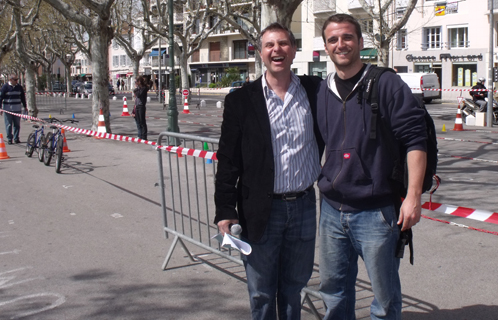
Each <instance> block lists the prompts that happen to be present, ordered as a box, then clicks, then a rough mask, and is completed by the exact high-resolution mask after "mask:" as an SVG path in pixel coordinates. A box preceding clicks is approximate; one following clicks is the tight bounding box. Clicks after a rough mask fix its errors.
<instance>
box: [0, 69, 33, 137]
mask: <svg viewBox="0 0 498 320" xmlns="http://www.w3.org/2000/svg"><path fill="white" fill-rule="evenodd" d="M18 81H19V78H18V77H17V75H15V74H12V75H10V78H9V82H8V83H6V84H4V85H3V86H2V89H1V91H0V106H2V108H1V109H3V110H5V111H10V112H12V113H18V114H21V113H22V111H23V109H24V112H25V113H26V114H27V113H28V109H27V107H26V97H25V95H24V88H23V87H22V86H21V85H20V84H19V83H18ZM2 113H5V114H4V122H5V131H7V143H8V144H12V141H14V143H20V142H21V140H20V139H19V132H20V130H21V117H19V116H16V115H13V114H10V113H7V112H2V111H1V110H0V114H2Z"/></svg>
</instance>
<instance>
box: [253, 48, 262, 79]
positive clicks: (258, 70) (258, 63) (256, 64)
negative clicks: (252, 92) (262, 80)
mask: <svg viewBox="0 0 498 320" xmlns="http://www.w3.org/2000/svg"><path fill="white" fill-rule="evenodd" d="M255 58H256V59H255V61H254V69H255V73H256V79H257V78H259V77H260V76H262V75H263V61H261V56H260V55H259V52H256V54H255Z"/></svg>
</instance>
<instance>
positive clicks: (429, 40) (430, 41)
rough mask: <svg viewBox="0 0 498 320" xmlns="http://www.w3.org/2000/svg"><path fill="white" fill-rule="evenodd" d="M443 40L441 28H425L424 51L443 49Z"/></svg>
mask: <svg viewBox="0 0 498 320" xmlns="http://www.w3.org/2000/svg"><path fill="white" fill-rule="evenodd" d="M441 40H442V37H441V27H430V28H424V43H423V44H422V49H423V50H427V49H441V48H442V41H441Z"/></svg>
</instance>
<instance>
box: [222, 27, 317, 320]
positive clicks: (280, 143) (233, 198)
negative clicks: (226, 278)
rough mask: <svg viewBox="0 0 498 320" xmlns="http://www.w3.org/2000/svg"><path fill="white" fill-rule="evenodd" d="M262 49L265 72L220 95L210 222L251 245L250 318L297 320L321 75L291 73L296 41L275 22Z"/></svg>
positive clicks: (311, 246) (312, 227) (309, 237)
mask: <svg viewBox="0 0 498 320" xmlns="http://www.w3.org/2000/svg"><path fill="white" fill-rule="evenodd" d="M259 48H261V52H260V56H261V59H262V61H263V63H264V65H265V66H266V69H267V71H266V72H265V73H264V74H263V76H261V77H260V78H259V79H257V80H256V81H254V82H252V83H250V84H248V85H246V86H244V87H242V88H241V89H238V90H236V91H234V92H232V93H229V94H228V95H227V96H226V98H225V110H224V114H223V121H222V126H221V137H220V143H219V148H218V151H217V158H218V169H217V173H216V182H215V204H216V218H215V220H214V223H216V224H217V225H218V228H219V230H220V232H221V233H223V234H226V233H230V225H231V224H237V223H238V224H240V225H241V227H242V233H241V238H242V239H243V240H244V241H247V242H248V243H249V244H250V245H251V247H252V252H251V254H250V255H248V256H243V257H242V259H243V261H244V266H245V270H246V275H247V286H248V291H249V299H250V305H251V313H252V318H253V319H258V320H265V319H268V320H270V319H276V318H277V313H278V317H279V319H300V315H301V295H300V292H301V289H302V288H303V287H304V286H305V285H306V284H307V282H308V280H309V279H310V276H311V273H312V271H313V261H314V252H315V234H316V214H317V213H316V198H315V189H314V187H313V184H314V182H315V181H316V179H317V177H318V174H319V171H320V154H321V152H320V150H323V142H322V140H321V138H320V136H319V134H318V128H317V127H316V125H315V124H314V120H315V119H316V112H315V110H316V94H315V93H316V87H317V85H318V84H319V83H320V81H321V78H318V77H307V76H302V77H298V76H296V75H295V74H294V73H292V72H291V69H290V66H291V64H292V62H293V59H294V57H295V55H296V50H297V46H296V40H295V38H294V35H293V34H292V32H291V31H290V30H289V29H288V28H286V27H284V26H282V25H280V24H278V23H273V24H271V25H269V26H268V27H267V28H266V29H264V30H263V31H262V32H261V35H260V46H259ZM317 140H318V141H317Z"/></svg>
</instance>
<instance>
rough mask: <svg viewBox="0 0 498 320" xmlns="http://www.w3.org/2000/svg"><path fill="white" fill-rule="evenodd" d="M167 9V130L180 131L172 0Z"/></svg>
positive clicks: (172, 140)
mask: <svg viewBox="0 0 498 320" xmlns="http://www.w3.org/2000/svg"><path fill="white" fill-rule="evenodd" d="M168 10H169V12H168V13H169V66H170V68H171V69H170V73H169V106H168V131H169V132H180V130H179V129H178V108H177V106H176V96H175V72H174V71H175V68H174V66H175V56H174V54H173V53H174V50H175V49H174V43H173V41H174V35H173V33H174V30H175V29H174V28H175V26H174V20H173V0H168ZM178 144H179V143H178V140H177V139H176V138H172V137H170V139H169V145H172V146H177V145H178Z"/></svg>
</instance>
